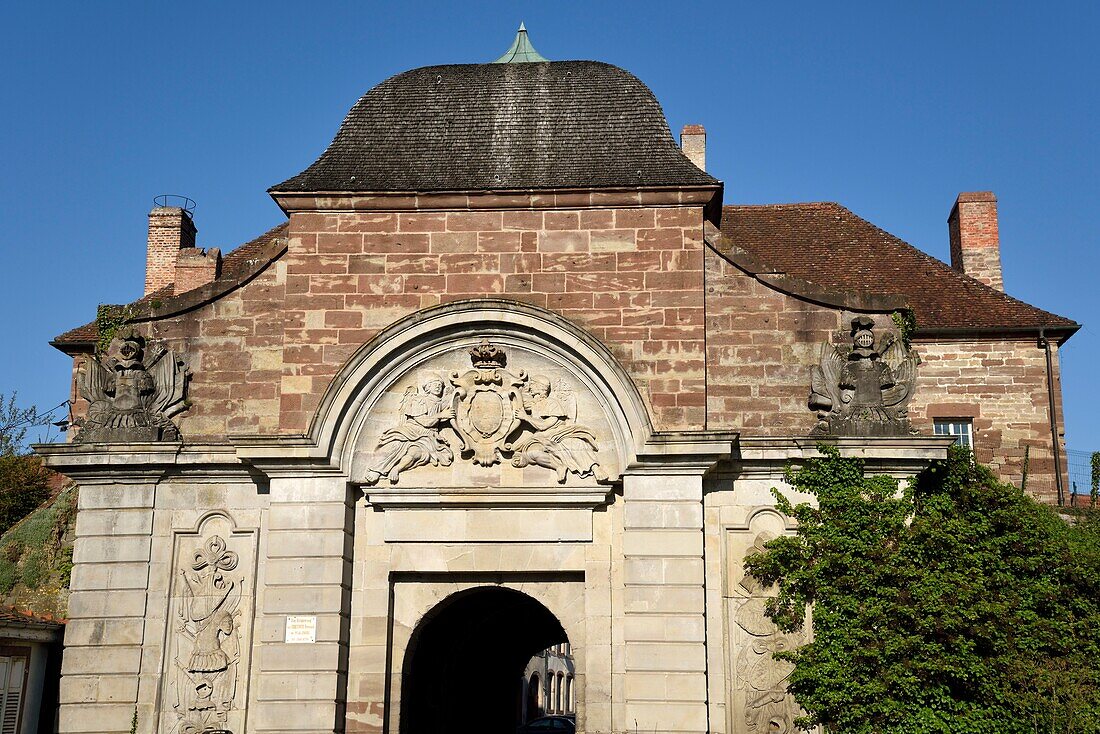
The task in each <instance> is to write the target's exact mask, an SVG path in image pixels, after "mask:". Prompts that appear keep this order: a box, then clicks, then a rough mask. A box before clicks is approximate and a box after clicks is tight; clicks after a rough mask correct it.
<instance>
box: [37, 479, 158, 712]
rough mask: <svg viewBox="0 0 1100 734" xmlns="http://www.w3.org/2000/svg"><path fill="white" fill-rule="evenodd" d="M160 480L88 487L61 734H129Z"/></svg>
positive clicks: (142, 705)
mask: <svg viewBox="0 0 1100 734" xmlns="http://www.w3.org/2000/svg"><path fill="white" fill-rule="evenodd" d="M158 478H159V472H158V473H157V474H156V475H155V476H144V477H133V478H119V479H116V480H113V481H109V482H108V481H102V482H101V481H86V482H82V483H81V484H80V486H79V492H80V500H79V505H78V514H77V522H76V542H75V545H74V547H73V571H72V581H71V584H70V589H71V590H72V596H71V597H70V598H69V622H68V624H67V625H66V628H65V655H64V658H63V661H62V669H61V693H60V704H61V705H60V712H59V719H58V723H59V731H61V732H65V733H66V734H68V733H72V734H75V733H76V732H97V733H98V734H107V733H114V732H118V733H119V734H127V733H128V732H129V731H130V727H131V722H132V721H133V717H134V715H135V712H136V713H137V716H138V719H139V721H141V720H142V719H143V718H146V719H147V720H151V719H152V714H153V702H152V701H142V702H139V698H138V687H139V686H138V684H139V679H140V672H141V658H142V648H143V642H144V632H145V614H146V596H147V589H148V583H149V560H150V548H151V543H152V528H153V499H154V496H155V494H156V482H157V479H158Z"/></svg>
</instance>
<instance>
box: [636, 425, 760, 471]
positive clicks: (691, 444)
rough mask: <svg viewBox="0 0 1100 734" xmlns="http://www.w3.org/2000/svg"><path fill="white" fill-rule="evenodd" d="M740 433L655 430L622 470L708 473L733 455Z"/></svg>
mask: <svg viewBox="0 0 1100 734" xmlns="http://www.w3.org/2000/svg"><path fill="white" fill-rule="evenodd" d="M738 436H739V434H738V433H737V432H736V431H665V432H658V433H654V434H652V435H651V436H650V437H649V439H648V440H647V441H646V442H645V443H644V444H643V445H642V446H641V448H639V450H638V454H637V457H636V459H635V460H634V462H633V463H631V464H630V466H628V467H627V468H626V470H625V471H624V472H623V474H624V475H628V474H634V475H637V474H690V475H702V474H706V473H707V472H709V471H710V470H711V469H713V468H714V467H715V465H717V464H718V462H720V461H724V460H727V459H729V458H730V457H731V456H733V454H734V452H735V451H736V445H737V441H738Z"/></svg>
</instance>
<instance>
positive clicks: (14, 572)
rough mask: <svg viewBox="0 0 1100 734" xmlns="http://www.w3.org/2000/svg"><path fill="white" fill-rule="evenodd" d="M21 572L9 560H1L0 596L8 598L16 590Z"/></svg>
mask: <svg viewBox="0 0 1100 734" xmlns="http://www.w3.org/2000/svg"><path fill="white" fill-rule="evenodd" d="M18 577H19V571H18V569H16V567H15V564H14V563H12V562H11V561H9V560H8V559H7V558H3V559H0V595H3V596H7V595H8V594H10V593H11V590H12V589H13V588H15V582H16V581H17V580H18Z"/></svg>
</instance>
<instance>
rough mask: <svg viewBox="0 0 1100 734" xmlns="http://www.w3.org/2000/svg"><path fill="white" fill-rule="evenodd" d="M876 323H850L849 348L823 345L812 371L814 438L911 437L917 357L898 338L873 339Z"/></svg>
mask: <svg viewBox="0 0 1100 734" xmlns="http://www.w3.org/2000/svg"><path fill="white" fill-rule="evenodd" d="M874 326H875V321H874V319H872V318H870V317H868V316H857V317H856V318H854V319H852V328H851V332H850V337H849V338H850V339H851V344H850V345H844V346H837V345H834V344H832V343H828V342H826V343H825V344H822V345H821V358H820V364H818V365H815V366H814V367H812V368H811V370H810V399H809V407H810V410H813V411H814V412H815V413H816V415H817V425H816V426H815V427H814V429H813V433H815V434H824V435H833V436H900V435H906V434H908V433H912V429H911V428H910V425H909V417H908V405H909V401H910V400H911V399H912V398H913V392H914V389H915V386H916V378H917V365H918V364H920V357H918V356H917V353H916V352H915V351H913V350H912V349H910V348H908V347H906V346H905V345H904V344H903V343H902V341H901V339H900V338H898V337H897V336H896V335H894V334H892V333H887V334H886V335H884V336H883V337H881V338H876V337H875V333H874Z"/></svg>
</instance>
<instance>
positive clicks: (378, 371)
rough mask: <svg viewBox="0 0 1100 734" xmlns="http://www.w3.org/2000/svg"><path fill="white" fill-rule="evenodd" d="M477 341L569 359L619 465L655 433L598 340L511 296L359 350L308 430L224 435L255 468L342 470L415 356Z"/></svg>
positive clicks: (419, 318) (423, 318)
mask: <svg viewBox="0 0 1100 734" xmlns="http://www.w3.org/2000/svg"><path fill="white" fill-rule="evenodd" d="M481 338H490V339H492V340H494V341H495V342H497V343H500V344H501V345H503V346H506V347H507V346H515V347H519V348H526V349H530V350H533V351H539V352H542V353H546V354H549V355H553V356H554V357H555V358H556V359H558V360H559V361H561V362H562V363H564V364H569V365H570V366H571V367H572V368H573V369H574V370H575V371H576V373H577V375H578V376H579V377H583V378H584V379H585V381H586V386H587V387H588V388H589V389H590V390H592V391H593V392H594V393H595V394H596V396H597V397H598V398H599V399H600V400H601V401H602V407H603V410H604V412H605V415H606V416H607V419H608V421H609V422H610V424H611V426H612V430H613V431H614V432H615V434H616V436H615V438H616V443H617V444H618V446H619V448H620V450H621V451H623V452H625V453H626V454H627V455H625V456H623V457H622V458H621V465H624V466H625V465H626V464H628V463H629V462H630V461H631V460H632V459H633V456H634V455H636V453H637V451H638V449H639V447H640V446H642V445H644V443H645V441H646V439H647V438H648V436H649V435H650V434H651V433H652V421H651V420H650V417H649V412H648V410H647V408H646V406H645V403H644V401H643V400H642V397H641V394H640V393H639V392H638V388H637V386H636V385H635V384H634V382H633V381H632V380H631V378H630V377H629V375H627V374H626V371H625V370H624V369H623V368H622V367H621V366H620V365H619V364H618V362H617V361H616V360H615V358H614V356H613V355H611V353H610V352H609V351H608V350H607V348H606V347H605V346H604V345H603V344H601V343H600V342H598V341H597V340H596V339H594V338H593V337H591V336H590V335H588V334H587V333H586V332H584V331H583V330H581V329H580V328H578V327H576V326H574V325H573V324H571V323H570V322H568V321H566V320H565V319H564V318H562V317H560V316H557V315H555V314H553V313H551V312H549V311H545V310H543V309H540V308H537V307H535V306H530V305H527V304H523V303H518V302H514V301H505V300H492V299H484V300H482V299H478V300H470V301H456V302H453V303H449V304H446V305H443V306H437V307H434V308H430V309H427V310H424V311H420V312H418V313H416V314H414V315H412V316H409V317H406V318H404V319H402V320H401V321H398V322H397V323H395V324H394V325H393V326H391V327H389V328H387V329H386V330H384V331H382V332H381V333H380V334H378V335H377V336H376V337H375V338H373V339H372V340H371V341H369V342H367V343H366V344H365V345H363V346H362V347H360V349H359V350H358V351H357V352H356V353H355V354H354V355H353V356H352V357H351V358H350V359H349V360H348V361H347V363H345V365H344V367H343V368H342V369H341V370H340V372H338V373H337V374H336V376H335V377H334V378H333V380H332V382H331V383H330V386H329V388H328V390H327V391H326V392H325V395H324V396H323V397H322V399H321V403H320V406H319V408H318V411H317V413H316V415H315V416H314V419H313V422H312V424H311V426H310V430H309V433H308V434H307V435H305V436H270V437H269V436H232V435H231V436H230V437H229V439H230V441H231V442H232V443H233V444H234V445H235V446H237V450H238V456H239V457H240V458H241V459H242V460H244V461H248V462H249V463H252V464H254V465H257V466H259V464H264V465H265V466H268V467H271V468H273V469H275V468H276V467H280V466H281V467H284V468H285V469H286V470H293V468H294V467H298V468H302V467H305V466H307V465H308V466H312V467H315V468H321V467H326V466H327V467H331V468H336V467H340V468H341V469H343V470H344V471H347V470H348V469H349V467H350V466H351V464H352V461H351V459H352V452H353V451H354V449H355V443H356V436H357V435H358V432H359V431H360V430H361V428H362V422H363V420H365V418H366V416H365V414H364V411H365V409H369V407H370V405H371V404H372V401H373V400H374V399H375V398H376V397H377V395H378V394H380V393H381V392H382V391H384V390H385V389H387V388H388V387H389V385H391V384H393V382H394V381H396V380H397V379H398V378H399V377H400V376H401V375H402V374H403V373H404V372H405V371H406V370H407V369H408V365H409V364H410V362H411V361H413V360H414V358H415V359H424V358H426V357H427V356H430V355H432V354H438V353H441V352H444V351H447V350H453V349H456V348H458V347H460V346H464V345H467V342H470V341H473V342H476V341H478V340H480V339H481ZM280 470H281V469H280ZM265 471H266V470H265Z"/></svg>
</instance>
